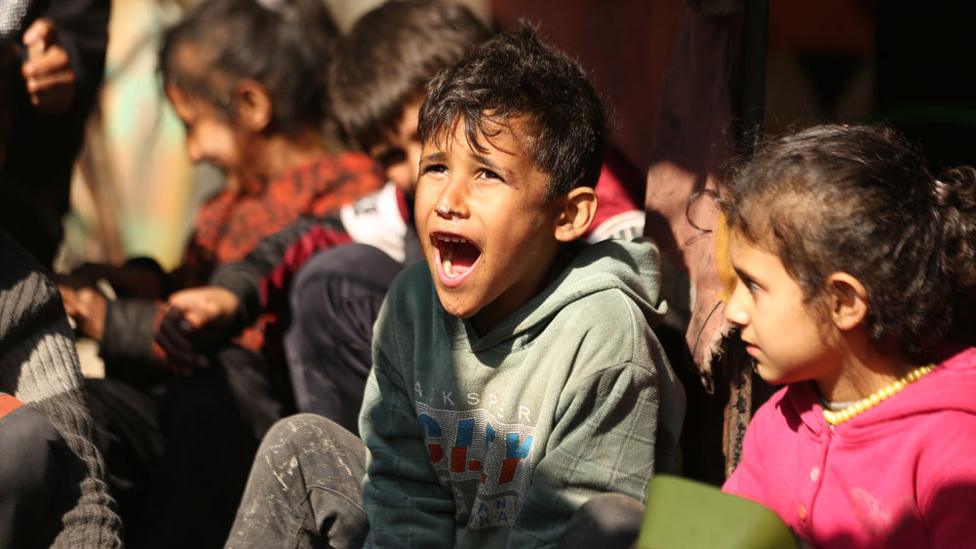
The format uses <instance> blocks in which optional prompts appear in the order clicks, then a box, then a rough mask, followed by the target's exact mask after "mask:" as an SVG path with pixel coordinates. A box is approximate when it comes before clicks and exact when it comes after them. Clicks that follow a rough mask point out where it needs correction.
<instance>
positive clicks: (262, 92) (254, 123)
mask: <svg viewBox="0 0 976 549" xmlns="http://www.w3.org/2000/svg"><path fill="white" fill-rule="evenodd" d="M234 94H235V97H234V99H235V101H234V105H235V107H236V111H237V112H236V114H237V121H238V123H239V124H241V125H242V126H244V127H245V128H247V129H249V130H251V131H253V132H261V131H264V130H265V128H267V127H268V125H269V124H271V112H272V108H271V96H269V95H268V91H267V90H266V89H264V86H262V85H261V84H260V83H258V82H256V81H254V80H249V79H244V80H241V81H240V82H238V83H237V87H236V88H235V90H234Z"/></svg>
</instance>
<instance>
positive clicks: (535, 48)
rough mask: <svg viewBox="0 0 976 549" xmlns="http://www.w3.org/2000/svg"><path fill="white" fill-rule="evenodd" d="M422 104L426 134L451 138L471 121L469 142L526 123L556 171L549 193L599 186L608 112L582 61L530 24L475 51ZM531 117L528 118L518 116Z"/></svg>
mask: <svg viewBox="0 0 976 549" xmlns="http://www.w3.org/2000/svg"><path fill="white" fill-rule="evenodd" d="M427 92H428V95H427V101H426V102H424V105H423V107H421V109H420V124H419V128H418V131H419V133H420V138H421V140H422V141H424V142H427V141H429V140H431V139H434V138H444V139H449V138H450V132H451V130H452V129H453V128H454V125H455V123H458V122H459V121H463V123H464V125H465V129H466V135H467V140H468V143H469V144H470V145H471V146H472V147H474V148H475V149H477V150H484V146H483V145H482V144H481V143H480V142H479V139H478V136H479V135H482V136H484V137H485V138H487V139H489V140H490V139H491V137H493V136H494V135H497V133H498V132H497V131H496V130H493V129H492V128H493V127H495V126H494V125H495V124H499V123H500V124H503V125H509V127H511V123H512V122H516V121H519V122H521V123H524V124H526V125H525V126H524V128H525V131H526V132H527V133H528V135H530V136H531V137H530V138H529V139H526V140H525V144H526V146H527V148H528V151H529V153H530V154H531V155H532V158H533V160H534V162H535V164H536V166H537V167H538V168H539V170H540V171H542V172H544V173H545V174H547V175H548V176H549V193H548V194H549V197H550V198H552V197H555V196H558V195H561V194H564V193H566V192H569V190H570V189H572V188H574V187H581V186H588V187H592V186H595V185H596V182H597V179H598V177H599V175H600V166H601V164H602V160H603V147H604V139H605V134H606V124H607V123H606V111H605V110H604V108H603V104H602V103H601V102H600V98H599V96H598V95H597V93H596V90H595V89H594V88H593V85H592V84H591V83H590V81H589V80H588V79H587V77H586V74H585V73H584V72H583V69H582V67H580V65H579V63H577V62H576V61H574V60H572V59H570V58H569V57H567V56H566V55H565V54H563V53H561V52H559V51H557V50H555V49H553V48H551V47H549V46H547V45H545V44H543V43H542V42H541V41H540V40H539V38H538V37H537V36H536V33H535V31H533V29H532V28H531V27H529V26H528V25H525V24H522V25H521V28H519V29H518V30H516V31H514V32H510V33H504V34H500V35H498V36H496V37H494V38H492V39H491V40H489V41H487V42H485V43H484V44H482V45H481V46H479V47H477V48H475V49H474V50H472V51H471V52H470V53H469V54H468V55H466V56H465V58H464V60H462V61H461V62H460V63H459V64H458V65H456V66H455V67H453V68H451V69H448V70H445V71H442V72H441V73H440V74H438V75H437V77H436V78H435V79H434V80H433V81H431V83H430V84H429V85H428V87H427ZM520 118H523V119H524V120H518V119H520Z"/></svg>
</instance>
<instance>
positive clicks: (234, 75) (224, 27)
mask: <svg viewBox="0 0 976 549" xmlns="http://www.w3.org/2000/svg"><path fill="white" fill-rule="evenodd" d="M337 37H338V30H337V29H336V26H335V23H334V22H333V20H332V17H331V16H330V15H329V12H328V10H327V9H326V8H325V5H324V2H322V1H321V0H207V1H205V2H200V3H199V4H197V5H196V6H195V7H194V8H192V9H191V10H190V11H189V12H187V13H186V15H185V16H184V17H183V18H182V19H181V20H180V21H179V22H178V23H176V24H175V25H174V26H172V27H170V28H169V29H168V30H166V32H165V34H164V35H163V41H162V47H161V49H160V55H159V57H160V62H159V66H160V71H161V73H162V77H163V82H164V84H167V85H173V86H175V87H176V88H179V89H180V90H181V91H183V92H184V93H186V94H188V95H190V96H193V97H196V98H199V99H203V100H205V101H206V102H207V103H209V104H211V105H212V106H214V107H215V109H216V110H217V112H218V113H220V114H221V115H222V116H224V117H225V118H227V119H229V120H231V119H233V117H234V109H235V105H233V104H231V103H232V98H233V92H234V87H235V86H236V85H237V83H238V82H239V81H240V80H242V79H252V80H255V81H256V82H258V83H260V84H261V85H262V86H264V87H265V89H267V91H268V95H269V96H270V98H271V104H272V120H271V129H272V130H274V131H279V132H282V133H286V134H292V133H295V132H297V131H299V130H301V129H302V128H307V127H309V126H319V125H320V124H321V123H322V122H323V121H324V120H325V118H326V114H327V113H328V86H327V79H328V61H329V59H330V58H331V53H332V48H333V46H334V42H335V40H336V38H337Z"/></svg>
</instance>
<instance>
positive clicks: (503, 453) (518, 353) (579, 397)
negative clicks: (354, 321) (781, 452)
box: [359, 241, 685, 548]
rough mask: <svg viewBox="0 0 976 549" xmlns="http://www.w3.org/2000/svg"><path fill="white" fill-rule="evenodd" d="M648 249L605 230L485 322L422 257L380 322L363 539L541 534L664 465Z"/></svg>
mask: <svg viewBox="0 0 976 549" xmlns="http://www.w3.org/2000/svg"><path fill="white" fill-rule="evenodd" d="M658 257H659V256H658V252H657V249H656V248H655V247H654V246H652V245H651V244H649V243H631V242H623V241H605V242H601V243H599V244H595V245H592V246H589V247H586V248H583V249H582V250H581V251H580V252H579V254H578V255H577V256H576V257H575V258H574V259H573V260H572V261H571V263H570V264H569V265H568V266H567V267H566V269H565V270H564V271H563V272H562V274H560V275H559V277H558V278H557V279H556V280H555V281H553V282H552V283H551V284H550V285H549V286H547V287H546V288H545V289H544V290H543V291H541V292H540V293H539V294H538V295H536V296H535V297H534V298H533V299H531V300H529V301H528V302H527V303H525V304H523V305H522V306H521V307H520V308H519V309H518V310H516V311H515V312H514V313H513V314H512V315H511V316H510V317H508V318H507V319H505V320H503V321H502V322H500V323H499V324H498V325H496V326H495V327H494V328H493V329H492V330H491V331H490V332H489V333H486V334H483V335H479V334H476V333H475V332H474V329H473V327H472V325H471V324H470V323H469V322H466V321H463V320H460V319H458V318H455V317H452V316H450V315H448V314H447V313H445V312H444V310H443V308H442V307H441V304H440V302H439V300H438V298H437V293H436V291H435V290H434V287H433V283H432V281H431V275H430V271H429V270H428V268H427V265H426V263H425V262H421V263H419V264H416V265H414V266H413V267H411V268H410V269H408V270H407V271H405V272H404V273H402V274H401V275H400V276H399V277H398V278H397V279H396V280H395V281H394V283H393V286H392V287H391V289H390V292H389V294H388V295H387V299H386V302H385V303H384V305H383V308H382V309H381V311H380V315H379V319H378V320H377V323H376V329H375V332H374V343H373V364H374V367H373V371H372V372H371V374H370V377H369V380H368V382H367V385H366V394H365V398H364V401H363V409H362V412H361V415H360V427H359V429H360V433H361V434H362V437H363V440H364V442H365V443H366V446H367V448H368V458H367V459H368V461H367V464H368V465H367V474H366V478H365V480H364V486H363V499H364V507H365V509H366V512H367V515H368V517H369V523H370V533H369V537H368V539H367V543H366V546H367V547H382V548H388V547H423V548H432V547H477V548H490V547H520V548H521V547H545V546H552V545H555V544H557V543H558V542H559V540H560V538H561V537H562V534H563V532H564V530H565V527H566V524H567V522H568V521H569V519H570V518H571V517H572V515H573V512H574V511H575V510H576V509H578V508H579V507H580V506H581V505H582V504H583V503H585V502H586V500H587V499H589V498H590V497H592V496H595V495H598V494H601V493H609V492H613V493H621V494H626V495H628V496H631V497H633V498H635V499H637V500H638V501H643V498H644V491H645V488H646V486H647V482H648V480H649V479H650V477H651V474H652V473H654V472H655V471H658V472H671V471H672V470H673V469H674V468H675V466H676V463H675V460H676V453H677V446H678V436H679V434H680V430H681V422H682V420H683V417H684V407H685V403H684V393H683V392H682V390H681V386H680V384H679V383H678V381H677V380H676V378H675V376H674V373H673V372H672V371H671V367H670V366H669V365H668V362H667V359H666V358H665V355H664V352H663V350H662V348H661V345H660V343H658V340H657V338H656V337H655V336H654V333H653V332H652V331H651V326H652V325H653V324H655V323H657V322H658V321H659V320H660V319H661V318H662V316H663V314H664V312H665V310H666V305H665V304H664V303H662V302H661V300H660V297H659V295H658V288H659V286H660V285H659V279H660V269H659V261H658Z"/></svg>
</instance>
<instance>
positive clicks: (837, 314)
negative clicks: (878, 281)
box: [827, 272, 868, 331]
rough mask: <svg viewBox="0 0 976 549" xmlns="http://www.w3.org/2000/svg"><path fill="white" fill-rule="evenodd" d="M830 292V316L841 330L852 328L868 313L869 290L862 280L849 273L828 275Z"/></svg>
mask: <svg viewBox="0 0 976 549" xmlns="http://www.w3.org/2000/svg"><path fill="white" fill-rule="evenodd" d="M827 286H828V291H829V292H830V316H831V320H833V322H834V325H835V326H837V328H838V329H839V330H842V331H847V330H852V329H854V328H856V327H857V326H859V325H860V324H861V323H862V322H863V321H864V319H865V317H867V315H868V292H867V290H866V289H865V288H864V285H863V284H861V281H860V280H858V279H857V278H854V276H852V275H850V274H848V273H843V272H839V273H833V274H831V275H830V276H828V277H827Z"/></svg>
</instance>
